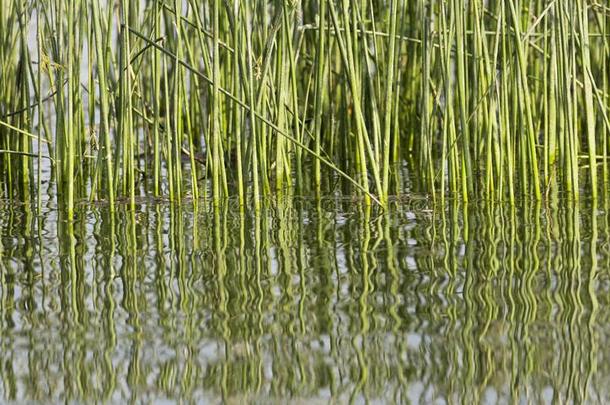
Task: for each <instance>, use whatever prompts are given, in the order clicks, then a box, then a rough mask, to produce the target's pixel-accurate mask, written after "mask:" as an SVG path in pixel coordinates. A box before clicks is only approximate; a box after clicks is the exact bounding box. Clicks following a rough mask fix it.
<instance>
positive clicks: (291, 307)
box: [0, 198, 610, 403]
mask: <svg viewBox="0 0 610 405" xmlns="http://www.w3.org/2000/svg"><path fill="white" fill-rule="evenodd" d="M608 208H609V207H608V203H600V204H598V205H597V206H591V204H589V203H580V204H579V205H573V204H570V203H567V202H563V203H558V204H556V205H555V206H547V205H544V204H521V205H519V206H517V207H514V208H511V207H510V206H507V205H506V206H504V205H490V204H470V205H468V206H464V205H461V204H460V205H458V204H457V203H455V204H454V203H448V204H447V205H446V206H445V207H444V208H443V207H439V206H434V205H432V204H431V203H430V202H428V201H427V200H425V199H406V198H405V199H403V200H401V201H398V202H396V204H394V205H393V207H392V209H390V210H388V211H386V212H381V211H379V210H377V209H375V208H372V209H370V208H366V207H363V206H362V205H361V204H359V203H358V202H357V201H335V200H326V201H322V202H320V203H316V202H312V201H307V200H291V201H287V202H281V203H280V202H274V203H271V204H269V205H268V206H267V207H266V208H265V209H264V210H263V211H262V212H261V213H260V214H259V215H256V216H255V215H254V214H253V213H250V212H245V213H243V214H241V213H240V211H239V210H238V209H237V208H236V207H234V206H226V207H225V206H223V207H221V208H218V209H212V208H211V207H209V206H207V205H205V204H203V203H201V204H199V206H198V207H196V208H194V207H193V205H192V204H183V205H180V206H177V205H171V204H168V203H164V202H154V201H145V202H142V203H140V204H139V205H138V206H137V209H136V212H130V211H129V210H128V209H127V207H125V206H119V207H118V208H117V211H116V212H115V213H114V215H111V213H110V212H109V210H108V207H106V206H103V205H83V206H81V207H79V210H78V213H77V219H76V220H75V222H74V223H68V222H66V221H65V220H64V218H62V216H61V215H60V214H59V213H58V211H57V210H55V209H53V208H47V209H45V211H44V213H43V215H42V216H40V217H37V216H36V215H34V214H33V211H32V210H31V209H30V208H29V207H28V206H23V205H16V204H14V203H12V202H10V201H5V202H0V232H1V246H0V264H1V266H2V268H1V275H2V279H1V282H0V298H1V300H0V350H1V353H2V357H1V360H0V400H2V402H11V401H15V402H22V401H26V400H29V401H35V402H40V403H47V402H64V401H70V402H72V401H76V402H94V401H104V402H112V403H125V402H138V403H140V402H145V403H147V402H164V401H166V402H167V401H169V402H174V401H182V402H199V403H201V402H209V403H219V402H223V401H226V402H229V403H252V402H254V403H269V402H275V403H284V402H287V401H289V400H291V401H293V402H297V403H328V402H335V403H345V402H350V401H354V402H356V403H364V402H373V403H393V402H400V403H405V402H413V403H430V402H436V403H447V402H449V403H473V402H485V403H496V402H500V403H513V402H536V403H540V402H542V403H556V402H565V401H574V402H582V401H586V402H607V401H608V400H610V395H609V393H610V372H609V367H610V362H609V361H608V360H609V359H608V357H609V355H610V322H609V320H610V306H609V303H608V300H609V298H610V277H609V276H610V272H609V268H610V263H609V258H610V246H609V243H610V215H609V213H608V212H609V209H608Z"/></svg>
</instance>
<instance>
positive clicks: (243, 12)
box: [0, 0, 610, 212]
mask: <svg viewBox="0 0 610 405" xmlns="http://www.w3.org/2000/svg"><path fill="white" fill-rule="evenodd" d="M609 15H610V9H609V8H608V7H606V6H604V5H603V4H602V3H596V2H590V1H586V0H575V1H567V0H561V1H559V0H558V1H552V2H547V1H542V0H529V1H525V0H488V1H478V0H477V1H469V2H464V1H459V0H443V1H442V0H417V1H406V0H390V1H388V2H380V1H377V0H369V1H365V0H350V1H348V0H315V1H313V0H282V1H279V0H273V1H271V2H269V1H259V0H253V1H240V0H235V1H233V2H229V1H220V0H211V1H209V2H198V1H194V0H188V1H178V0H174V1H171V0H168V1H162V0H156V1H152V0H151V1H126V0H121V1H118V2H106V1H104V0H87V1H85V0H74V1H62V0H46V1H32V0H2V6H1V7H0V27H2V30H0V83H1V85H0V142H1V145H0V181H1V182H2V191H3V194H4V196H6V197H19V198H24V199H29V198H31V197H30V196H31V195H32V194H35V195H38V196H40V194H41V193H43V192H44V191H43V189H44V187H43V185H44V184H47V183H50V184H51V185H52V186H51V187H47V188H50V189H56V190H57V193H58V194H57V195H58V196H60V200H61V202H62V203H65V204H66V206H67V209H68V211H69V212H72V208H73V207H74V204H75V201H78V200H79V199H85V198H87V199H107V200H109V201H110V203H111V204H112V203H113V202H114V201H115V200H116V199H117V198H121V197H127V198H130V199H131V200H132V201H134V200H135V197H136V196H139V195H155V196H161V195H163V196H168V197H169V198H171V199H172V200H180V199H182V198H184V196H190V197H193V198H199V197H207V196H209V197H212V198H214V199H215V200H216V201H219V200H221V199H223V198H226V197H231V196H235V197H237V198H239V200H240V202H242V204H246V203H250V204H253V205H254V206H258V202H259V201H260V199H261V198H263V197H266V196H270V195H288V196H290V195H295V194H298V195H303V194H312V195H316V194H317V195H322V194H328V193H337V192H339V193H343V194H350V193H361V194H363V195H364V196H366V198H367V199H369V201H373V200H375V201H378V202H380V203H382V204H383V203H385V202H386V201H387V199H388V196H390V195H392V194H397V193H401V192H405V191H410V190H418V191H423V192H427V193H430V194H433V195H435V196H439V197H441V198H442V197H444V196H447V195H450V196H460V197H461V198H463V199H465V200H467V199H472V198H488V199H503V200H510V201H514V200H515V199H518V198H521V197H524V196H525V197H533V198H536V199H540V198H543V197H544V195H545V193H548V192H549V191H551V190H562V191H565V192H567V193H568V195H569V196H570V197H572V198H578V197H579V193H580V192H581V190H583V189H584V186H585V185H586V186H587V189H588V190H590V192H591V194H592V196H593V197H597V195H598V190H599V189H600V187H604V188H603V190H607V183H608V181H609V172H608V136H609V134H610V121H609V116H610V114H609V112H608V108H609V106H610V98H609V84H608V82H609V74H610V73H609V71H608V63H609V60H610V37H609V35H610V30H609V28H610V23H609V21H610V19H609ZM47 169H49V170H47ZM405 174H406V175H405ZM583 180H584V181H585V183H586V184H583ZM45 190H46V189H45Z"/></svg>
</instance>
